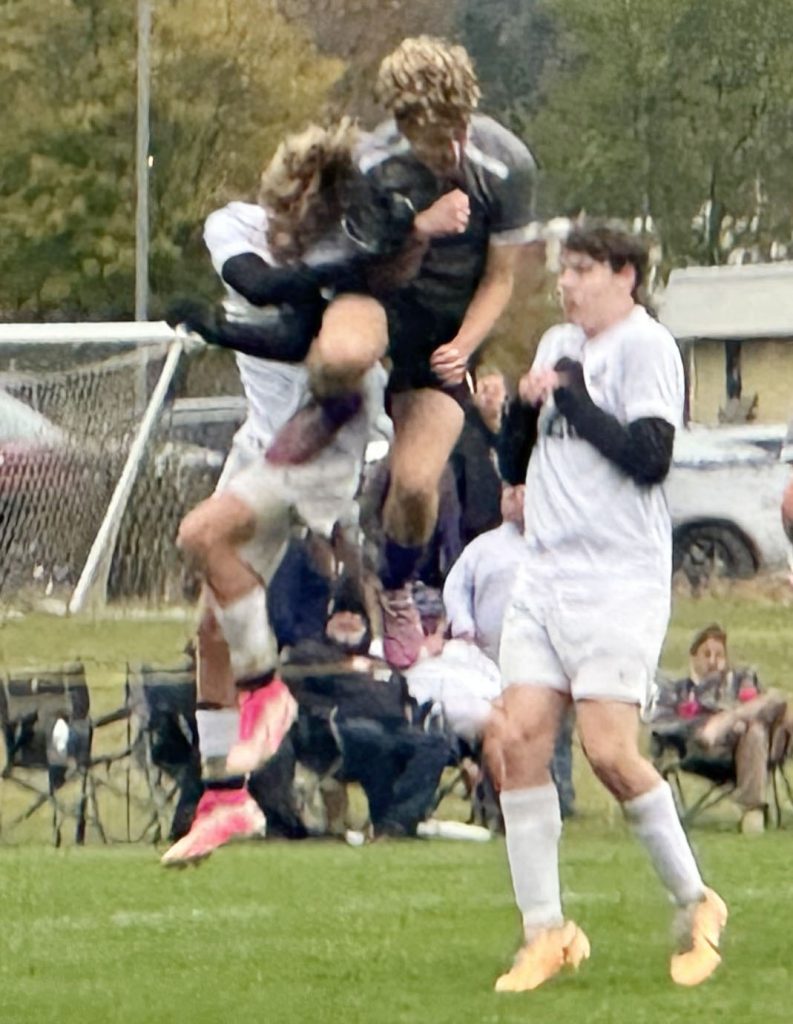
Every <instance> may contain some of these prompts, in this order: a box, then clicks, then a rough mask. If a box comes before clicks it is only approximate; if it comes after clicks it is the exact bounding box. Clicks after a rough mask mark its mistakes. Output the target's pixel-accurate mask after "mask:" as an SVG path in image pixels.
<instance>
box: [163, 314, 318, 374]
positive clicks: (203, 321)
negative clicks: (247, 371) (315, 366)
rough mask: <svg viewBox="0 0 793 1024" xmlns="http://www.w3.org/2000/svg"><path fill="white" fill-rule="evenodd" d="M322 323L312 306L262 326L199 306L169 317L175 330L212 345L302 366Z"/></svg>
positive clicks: (284, 315)
mask: <svg viewBox="0 0 793 1024" xmlns="http://www.w3.org/2000/svg"><path fill="white" fill-rule="evenodd" d="M321 321H322V310H321V308H320V307H314V306H309V305H305V306H303V307H301V308H300V309H297V310H292V309H290V308H287V309H283V310H281V311H280V312H279V314H278V315H277V316H273V319H272V321H270V322H268V323H262V324H246V323H238V322H232V321H230V320H227V319H226V318H225V316H223V314H222V313H216V312H207V311H206V310H205V309H203V308H202V307H201V306H199V305H198V304H196V303H189V304H188V303H181V304H176V305H174V306H173V307H172V308H171V310H170V311H169V315H168V322H169V323H170V324H171V325H172V326H176V325H177V324H182V325H183V326H184V327H185V328H187V330H189V331H192V332H193V333H194V334H197V335H198V336H199V337H201V338H203V339H204V341H205V342H207V344H209V345H216V346H218V347H219V348H226V349H231V350H232V351H234V352H241V353H242V354H244V355H249V356H255V357H256V358H258V359H274V360H277V361H278V362H283V363H300V362H302V361H303V360H304V359H305V358H306V356H307V354H308V350H309V347H310V345H311V342H312V340H313V339H314V337H315V335H316V333H317V331H318V329H319V325H320V323H321Z"/></svg>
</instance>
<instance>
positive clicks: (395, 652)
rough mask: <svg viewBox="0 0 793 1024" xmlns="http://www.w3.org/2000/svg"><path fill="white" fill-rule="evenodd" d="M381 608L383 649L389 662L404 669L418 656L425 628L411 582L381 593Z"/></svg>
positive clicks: (397, 667) (396, 667) (422, 643)
mask: <svg viewBox="0 0 793 1024" xmlns="http://www.w3.org/2000/svg"><path fill="white" fill-rule="evenodd" d="M380 606H381V608H382V611H383V653H384V654H385V659H386V661H387V662H388V664H389V665H390V666H391V667H392V668H395V669H398V670H403V669H407V668H410V666H411V665H412V664H413V663H414V662H415V661H417V660H418V656H419V654H420V653H421V648H422V647H423V645H424V640H425V637H424V630H423V629H422V627H421V616H420V615H419V612H418V609H417V608H416V604H415V602H414V600H413V594H412V592H411V589H410V584H409V583H408V584H405V586H404V587H399V588H398V589H397V590H384V591H382V593H381V594H380Z"/></svg>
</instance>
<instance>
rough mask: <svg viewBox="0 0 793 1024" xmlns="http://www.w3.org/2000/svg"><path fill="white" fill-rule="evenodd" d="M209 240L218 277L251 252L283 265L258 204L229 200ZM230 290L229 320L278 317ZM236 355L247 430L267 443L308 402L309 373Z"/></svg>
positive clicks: (210, 224) (211, 219)
mask: <svg viewBox="0 0 793 1024" xmlns="http://www.w3.org/2000/svg"><path fill="white" fill-rule="evenodd" d="M204 242H205V243H206V246H207V249H208V250H209V255H210V256H211V258H212V266H213V267H214V268H215V270H216V271H217V274H218V277H220V276H221V271H222V269H223V264H224V263H225V262H226V260H229V259H231V258H232V257H233V256H241V255H242V254H243V253H246V252H252V253H255V254H256V255H257V256H261V258H262V259H263V260H264V261H265V262H266V263H268V264H269V265H270V266H277V264H278V261H277V260H275V259H274V258H273V255H272V253H271V252H270V249H269V247H268V245H267V214H266V213H265V211H264V210H263V209H262V208H261V206H258V205H257V204H255V203H240V202H234V203H229V204H228V205H227V206H224V207H223V208H222V209H220V210H216V211H215V212H214V213H211V214H210V215H209V216H208V217H207V219H206V224H205V226H204ZM225 288H226V299H225V301H224V303H223V305H224V307H225V310H226V315H227V316H228V318H229V320H237V321H244V322H246V323H266V322H267V321H268V320H272V319H273V318H274V317H276V316H277V311H276V309H275V308H274V307H272V306H264V307H260V306H254V305H252V304H251V303H250V302H248V300H247V299H245V298H243V297H242V295H240V294H239V293H238V292H236V291H235V290H234V289H233V288H230V287H229V286H228V285H225ZM235 356H236V359H237V368H238V369H239V372H240V378H241V380H242V386H243V389H244V391H245V397H246V399H247V402H248V419H247V422H246V425H245V429H246V431H247V432H249V433H250V434H251V435H252V436H253V437H255V439H256V441H257V442H258V443H259V444H261V445H262V446H263V447H266V446H267V445H269V443H270V442H271V441H272V439H273V438H274V437H275V435H276V434H277V433H278V431H279V430H280V428H281V427H282V426H283V425H284V423H286V421H287V420H288V419H289V418H290V417H291V416H292V415H293V414H294V413H295V412H297V410H298V409H299V408H300V406H301V405H303V404H304V403H305V400H306V397H307V396H308V371H307V370H306V368H305V366H304V365H303V364H302V363H281V362H277V361H276V360H273V359H260V358H258V357H257V356H249V355H245V354H244V353H242V352H235Z"/></svg>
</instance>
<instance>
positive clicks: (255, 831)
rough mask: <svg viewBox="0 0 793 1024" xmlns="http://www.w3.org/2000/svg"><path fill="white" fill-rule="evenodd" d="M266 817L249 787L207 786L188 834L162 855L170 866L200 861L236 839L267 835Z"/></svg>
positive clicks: (167, 866)
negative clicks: (218, 787)
mask: <svg viewBox="0 0 793 1024" xmlns="http://www.w3.org/2000/svg"><path fill="white" fill-rule="evenodd" d="M265 824H266V822H265V817H264V814H263V813H262V810H261V808H260V807H259V805H258V804H257V803H256V801H255V800H254V799H253V797H252V796H251V795H250V794H249V793H248V791H247V789H207V790H205V792H204V794H203V796H202V797H201V799H200V800H199V802H198V807H197V808H196V813H195V818H194V819H193V824H192V825H191V826H190V831H189V832H188V833H187V835H185V836H182V838H181V839H179V840H177V842H175V843H174V844H173V846H171V847H170V848H169V849H168V850H166V851H165V853H164V854H163V855H162V857H161V858H160V864H162V866H163V867H166V868H183V867H186V866H187V865H188V864H198V863H199V861H202V860H204V858H206V857H208V856H209V855H210V854H211V853H212V852H213V851H214V850H217V848H218V847H219V846H224V845H225V844H226V843H228V842H230V841H231V840H232V839H250V838H251V837H252V836H260V835H264V829H265Z"/></svg>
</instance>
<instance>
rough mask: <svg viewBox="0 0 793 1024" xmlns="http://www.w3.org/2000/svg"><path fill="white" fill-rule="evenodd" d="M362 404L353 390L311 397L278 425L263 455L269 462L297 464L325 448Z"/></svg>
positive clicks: (276, 464)
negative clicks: (350, 392)
mask: <svg viewBox="0 0 793 1024" xmlns="http://www.w3.org/2000/svg"><path fill="white" fill-rule="evenodd" d="M362 405H363V399H362V397H361V396H360V395H359V394H357V393H355V394H346V395H335V396H334V397H332V398H323V399H317V398H311V399H309V400H308V402H306V404H305V405H304V406H303V407H302V408H301V409H298V410H297V412H296V413H295V414H294V415H293V416H292V417H291V418H290V419H289V420H287V422H286V423H285V424H284V425H283V427H281V429H280V430H279V431H278V433H277V434H276V436H275V439H274V440H273V443H272V444H271V445H270V447H269V448H268V449H267V454H266V455H265V459H266V461H267V462H269V463H271V464H272V465H273V466H301V465H302V464H303V463H304V462H310V461H311V459H313V458H314V457H315V456H316V455H318V454H319V453H320V452H321V451H322V449H323V448H326V447H327V446H328V445H329V444H330V443H331V441H332V440H333V438H334V437H335V436H336V434H338V432H339V431H340V430H341V428H342V427H343V426H344V425H345V424H346V423H349V422H350V420H351V419H352V418H353V417H354V416H356V415H357V414H358V413H359V412H360V410H361V406H362Z"/></svg>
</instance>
